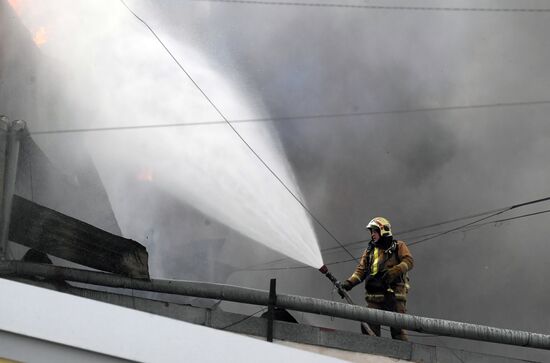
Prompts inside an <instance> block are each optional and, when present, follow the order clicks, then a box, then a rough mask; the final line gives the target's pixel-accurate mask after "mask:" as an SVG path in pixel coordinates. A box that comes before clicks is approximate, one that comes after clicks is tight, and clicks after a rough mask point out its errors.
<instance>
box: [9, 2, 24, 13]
mask: <svg viewBox="0 0 550 363" xmlns="http://www.w3.org/2000/svg"><path fill="white" fill-rule="evenodd" d="M8 3H9V4H10V6H11V7H12V8H13V10H15V12H16V13H17V15H21V10H22V7H23V4H22V1H20V0H8Z"/></svg>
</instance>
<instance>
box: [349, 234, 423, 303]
mask: <svg viewBox="0 0 550 363" xmlns="http://www.w3.org/2000/svg"><path fill="white" fill-rule="evenodd" d="M413 263H414V262H413V257H412V255H411V252H410V251H409V248H408V247H407V245H406V244H405V242H403V241H397V240H392V241H391V244H389V247H387V248H386V249H384V248H383V247H381V246H377V245H375V244H374V243H372V242H371V243H369V245H368V247H367V249H366V250H365V252H363V255H362V256H361V259H360V260H359V264H358V265H357V267H356V268H355V271H354V272H353V274H352V275H351V276H350V277H349V278H348V281H349V282H350V283H351V284H352V286H355V285H357V284H359V283H361V282H362V281H365V289H366V290H367V291H366V292H367V297H368V296H369V295H370V294H380V293H384V291H386V290H387V289H388V288H391V289H393V290H395V292H396V293H399V295H406V294H407V291H408V289H409V285H408V281H409V279H408V276H407V272H408V271H410V270H411V269H412V268H413ZM394 266H397V268H398V269H399V270H400V271H401V275H400V276H399V278H397V279H396V280H395V281H394V282H392V284H391V286H387V285H385V284H384V282H383V281H382V276H383V275H384V273H385V272H386V271H388V270H389V269H390V268H392V267H394Z"/></svg>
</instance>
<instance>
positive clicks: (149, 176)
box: [137, 169, 153, 182]
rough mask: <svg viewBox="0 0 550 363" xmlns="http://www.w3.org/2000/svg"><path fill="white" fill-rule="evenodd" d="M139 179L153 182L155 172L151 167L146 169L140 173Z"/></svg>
mask: <svg viewBox="0 0 550 363" xmlns="http://www.w3.org/2000/svg"><path fill="white" fill-rule="evenodd" d="M137 180H141V181H146V182H151V181H153V172H152V171H151V170H150V169H144V170H142V171H141V172H139V173H138V175H137Z"/></svg>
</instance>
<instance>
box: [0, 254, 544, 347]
mask: <svg viewBox="0 0 550 363" xmlns="http://www.w3.org/2000/svg"><path fill="white" fill-rule="evenodd" d="M0 276H8V277H9V276H29V277H32V276H39V277H42V278H45V279H50V280H66V281H73V282H80V283H85V284H91V285H99V286H109V287H115V288H124V289H134V290H143V291H151V292H158V293H166V294H176V295H185V296H195V297H201V298H210V299H220V300H227V301H233V302H240V303H246V304H253V305H268V302H269V292H268V291H266V290H259V289H251V288H246V287H240V286H233V285H224V284H215V283H208V282H194V281H184V280H160V279H151V280H139V279H133V278H129V277H124V276H119V275H113V274H109V273H105V272H97V271H89V270H82V269H74V268H67V267H59V266H52V265H45V264H36V263H28V262H21V261H0ZM276 306H278V307H281V308H285V309H290V310H295V311H302V312H307V313H314V314H321V315H328V316H334V317H338V318H343V319H349V320H356V321H365V322H369V323H375V324H381V325H386V326H391V327H396V328H402V329H406V330H412V331H417V332H421V333H429V334H437V335H441V336H449V337H456V338H464V339H472V340H480V341H487V342H492V343H500V344H510V345H518V346H523V347H531V348H539V349H550V335H546V334H538V333H530V332H526V331H519V330H510V329H501V328H495V327H490V326H484V325H477V324H469V323H462V322H456V321H450V320H443V319H433V318H426V317H421V316H413V315H408V314H399V313H393V312H389V311H383V310H376V309H369V308H366V307H361V306H353V305H349V304H344V303H340V302H335V301H327V300H322V299H315V298H311V297H303V296H297V295H286V294H277V297H276Z"/></svg>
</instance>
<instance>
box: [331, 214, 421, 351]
mask: <svg viewBox="0 0 550 363" xmlns="http://www.w3.org/2000/svg"><path fill="white" fill-rule="evenodd" d="M366 229H368V230H369V231H370V234H371V241H370V242H369V245H368V246H367V249H366V250H365V252H363V255H362V256H361V259H360V260H359V264H358V265H357V268H356V269H355V272H354V273H353V274H352V275H351V276H350V277H349V278H348V279H347V280H346V281H344V282H343V283H342V285H341V286H342V288H343V289H344V290H347V291H349V290H351V289H352V288H353V287H354V286H355V285H357V284H359V283H361V282H362V281H365V289H366V296H365V299H366V300H367V306H368V307H369V308H373V309H381V310H387V311H393V312H397V313H402V314H404V313H405V312H406V311H407V308H406V303H407V292H408V290H409V278H408V275H407V272H408V271H410V270H411V269H412V267H413V257H412V255H411V252H410V251H409V249H408V247H407V245H406V244H405V242H403V241H397V240H395V239H394V238H393V235H392V231H391V225H390V221H388V220H387V219H386V218H383V217H376V218H374V219H373V220H371V221H370V222H369V224H367V226H366ZM369 326H370V328H371V329H372V330H373V332H374V333H375V334H376V335H377V336H380V325H375V324H369ZM390 330H391V336H392V338H393V339H399V340H404V341H407V335H406V334H405V332H404V331H403V330H402V329H397V328H391V329H390Z"/></svg>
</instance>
